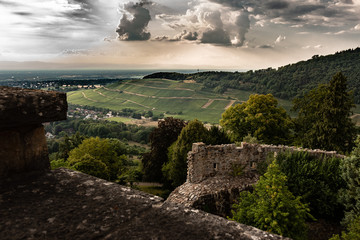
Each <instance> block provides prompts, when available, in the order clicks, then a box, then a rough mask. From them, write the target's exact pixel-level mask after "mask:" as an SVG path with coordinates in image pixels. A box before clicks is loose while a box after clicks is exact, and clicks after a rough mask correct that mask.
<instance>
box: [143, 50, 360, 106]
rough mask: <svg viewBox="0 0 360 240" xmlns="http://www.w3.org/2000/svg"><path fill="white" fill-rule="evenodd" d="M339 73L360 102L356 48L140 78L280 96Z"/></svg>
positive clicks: (359, 55)
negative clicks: (245, 67) (242, 68)
mask: <svg viewBox="0 0 360 240" xmlns="http://www.w3.org/2000/svg"><path fill="white" fill-rule="evenodd" d="M340 71H341V72H342V73H343V74H344V75H345V76H346V77H347V79H348V85H349V88H350V89H352V90H353V91H354V96H355V102H356V103H360V48H356V49H349V50H346V51H342V52H337V53H335V54H333V55H327V56H319V55H314V56H313V57H312V58H311V59H310V60H307V61H301V62H298V63H295V64H289V65H286V66H283V67H280V68H278V69H273V68H268V69H262V70H256V71H248V72H234V73H233V72H200V73H194V74H182V73H173V72H172V73H168V72H159V73H154V74H151V75H148V76H145V77H144V78H145V79H146V78H166V79H172V80H195V81H196V82H198V83H202V84H203V86H204V88H210V89H213V91H215V92H218V93H221V92H225V91H226V89H227V88H236V89H241V90H248V91H253V92H256V93H272V94H273V95H274V96H276V97H279V98H283V99H292V98H294V97H298V96H301V95H303V94H304V93H305V92H308V91H309V90H310V89H312V88H314V87H316V86H317V85H318V84H319V83H327V82H328V81H329V80H330V79H331V77H332V76H333V75H334V74H335V73H337V72H340Z"/></svg>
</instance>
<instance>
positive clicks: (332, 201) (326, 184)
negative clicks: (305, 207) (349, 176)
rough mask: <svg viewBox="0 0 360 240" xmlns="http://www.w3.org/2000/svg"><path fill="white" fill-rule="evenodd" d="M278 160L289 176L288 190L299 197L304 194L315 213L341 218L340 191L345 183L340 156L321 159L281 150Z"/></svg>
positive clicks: (304, 153) (324, 216) (316, 214)
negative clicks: (342, 176)
mask: <svg viewBox="0 0 360 240" xmlns="http://www.w3.org/2000/svg"><path fill="white" fill-rule="evenodd" d="M276 159H277V161H278V163H279V166H280V169H281V171H282V172H283V173H284V174H285V175H286V176H287V178H288V183H287V186H288V187H289V190H290V191H291V192H292V193H293V194H294V195H296V196H303V200H304V202H306V203H309V204H310V205H309V207H310V209H311V213H312V215H314V216H315V217H317V218H320V217H322V218H327V219H328V218H331V219H334V220H340V219H341V218H342V216H343V207H342V205H341V204H340V203H339V201H338V191H339V189H340V188H342V187H344V186H345V182H344V180H343V179H342V178H341V169H340V162H341V160H340V159H338V158H325V159H319V158H315V157H312V156H309V154H308V153H307V152H295V153H281V154H278V156H277V157H276Z"/></svg>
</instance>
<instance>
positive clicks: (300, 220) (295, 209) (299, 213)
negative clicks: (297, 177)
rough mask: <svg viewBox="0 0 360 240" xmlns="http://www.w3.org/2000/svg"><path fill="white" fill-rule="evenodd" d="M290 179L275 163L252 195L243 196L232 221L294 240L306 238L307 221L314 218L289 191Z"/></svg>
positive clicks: (236, 205)
mask: <svg viewBox="0 0 360 240" xmlns="http://www.w3.org/2000/svg"><path fill="white" fill-rule="evenodd" d="M286 183H287V177H286V176H285V174H284V173H282V172H281V171H280V167H279V165H278V164H277V162H276V160H274V161H273V162H272V163H271V164H270V165H269V167H268V169H267V172H266V173H265V174H264V176H262V177H260V180H259V181H258V183H257V184H256V185H255V189H254V192H253V193H250V192H242V193H240V197H239V202H238V203H237V204H234V205H233V209H234V210H232V214H233V217H232V218H231V220H235V221H237V222H240V223H243V224H247V225H251V226H254V227H257V228H260V229H262V230H265V231H268V232H271V233H276V234H280V235H282V236H285V237H291V238H294V239H303V238H304V236H306V230H307V225H306V223H305V220H306V218H308V217H310V218H312V216H311V215H310V214H309V211H310V210H309V209H308V207H307V205H306V204H303V203H302V202H301V201H300V200H301V199H300V197H295V196H294V195H293V194H292V193H291V192H290V191H289V190H288V188H287V186H286Z"/></svg>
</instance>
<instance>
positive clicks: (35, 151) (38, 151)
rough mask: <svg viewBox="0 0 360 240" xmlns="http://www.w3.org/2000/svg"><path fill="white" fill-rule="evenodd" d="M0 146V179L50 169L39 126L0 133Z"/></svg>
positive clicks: (43, 137)
mask: <svg viewBox="0 0 360 240" xmlns="http://www.w3.org/2000/svg"><path fill="white" fill-rule="evenodd" d="M0 146H1V147H0V178H5V177H7V176H9V175H11V174H16V173H22V172H30V171H43V170H46V169H49V167H50V163H49V155H48V149H47V144H46V138H45V131H44V127H43V126H42V125H41V124H40V125H31V126H25V127H17V128H12V129H8V130H6V131H0Z"/></svg>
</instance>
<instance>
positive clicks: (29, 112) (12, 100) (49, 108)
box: [0, 86, 67, 130]
mask: <svg viewBox="0 0 360 240" xmlns="http://www.w3.org/2000/svg"><path fill="white" fill-rule="evenodd" d="M66 114H67V101H66V94H65V93H60V92H54V91H41V90H32V89H22V88H12V87H4V86H0V130H1V129H8V128H11V127H17V126H23V125H31V124H38V123H44V122H52V121H60V120H65V119H66Z"/></svg>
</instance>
